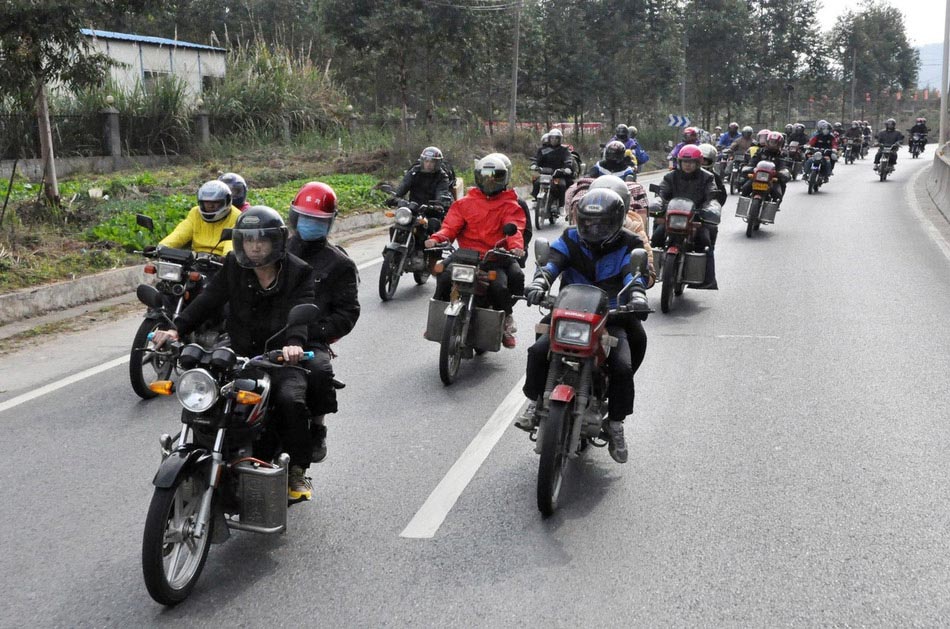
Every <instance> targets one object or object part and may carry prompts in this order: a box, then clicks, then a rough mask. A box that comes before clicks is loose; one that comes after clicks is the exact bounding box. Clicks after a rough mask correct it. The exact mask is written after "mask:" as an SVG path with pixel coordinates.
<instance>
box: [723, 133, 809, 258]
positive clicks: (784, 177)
mask: <svg viewBox="0 0 950 629" xmlns="http://www.w3.org/2000/svg"><path fill="white" fill-rule="evenodd" d="M784 144H785V136H783V135H782V134H781V133H779V132H778V131H770V132H769V134H768V136H767V137H766V140H765V143H764V144H763V145H762V147H760V148H759V150H758V151H756V152H755V155H754V156H753V157H752V160H751V161H750V162H749V166H750V167H752V168H755V166H756V164H758V163H759V162H761V161H762V160H768V161H770V162H773V163H774V164H775V170H776V174H777V175H778V182H776V184H773V188H772V194H773V195H775V196H776V197H777V198H778V202H779V203H781V202H782V199H783V198H784V197H785V187H786V185H787V184H788V182H789V180H790V179H791V178H792V175H791V173H790V172H789V170H788V164H787V163H786V159H785V158H784V157H783V156H782V147H783V145H784ZM739 194H741V195H742V196H744V197H748V196H752V180H751V179H747V180H746V182H745V183H744V184H742V188H741V190H740V192H739ZM713 244H715V241H714V243H713Z"/></svg>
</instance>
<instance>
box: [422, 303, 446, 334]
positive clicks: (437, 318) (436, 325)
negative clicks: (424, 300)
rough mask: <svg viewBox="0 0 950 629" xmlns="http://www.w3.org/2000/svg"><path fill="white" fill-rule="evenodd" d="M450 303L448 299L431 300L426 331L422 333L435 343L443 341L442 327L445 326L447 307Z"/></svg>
mask: <svg viewBox="0 0 950 629" xmlns="http://www.w3.org/2000/svg"><path fill="white" fill-rule="evenodd" d="M448 305H449V302H447V301H441V300H438V299H430V300H429V316H428V318H427V319H426V331H425V333H424V334H423V335H422V336H423V337H425V339H426V340H428V341H433V342H434V343H441V342H442V328H443V327H444V326H445V308H446V307H447V306H448Z"/></svg>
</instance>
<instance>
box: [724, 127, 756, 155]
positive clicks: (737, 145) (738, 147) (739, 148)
mask: <svg viewBox="0 0 950 629" xmlns="http://www.w3.org/2000/svg"><path fill="white" fill-rule="evenodd" d="M754 142H755V141H754V140H753V139H752V127H750V126H749V125H746V126H744V127H742V135H740V136H739V137H738V138H736V139H735V140H733V141H732V144H730V145H729V150H730V151H732V153H733V154H735V155H745V154H746V153H748V152H749V149H750V148H752V145H753V144H754Z"/></svg>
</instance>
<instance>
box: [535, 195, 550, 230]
mask: <svg viewBox="0 0 950 629" xmlns="http://www.w3.org/2000/svg"><path fill="white" fill-rule="evenodd" d="M548 196H549V195H547V194H544V195H542V196H540V197H538V199H537V200H536V201H535V202H534V228H535V229H541V222H542V218H541V212H544V211H546V210H547V204H548Z"/></svg>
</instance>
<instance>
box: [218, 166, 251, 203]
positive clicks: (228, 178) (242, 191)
mask: <svg viewBox="0 0 950 629" xmlns="http://www.w3.org/2000/svg"><path fill="white" fill-rule="evenodd" d="M218 181H223V182H224V183H225V184H227V186H228V188H230V189H231V205H233V206H234V207H236V208H237V209H239V210H241V211H242V212H243V211H244V210H246V209H247V208H249V207H251V204H250V203H248V202H247V182H246V181H244V177H242V176H241V175H239V174H237V173H224V174H223V175H221V176H220V177H218Z"/></svg>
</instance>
